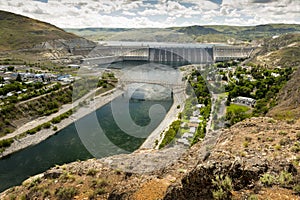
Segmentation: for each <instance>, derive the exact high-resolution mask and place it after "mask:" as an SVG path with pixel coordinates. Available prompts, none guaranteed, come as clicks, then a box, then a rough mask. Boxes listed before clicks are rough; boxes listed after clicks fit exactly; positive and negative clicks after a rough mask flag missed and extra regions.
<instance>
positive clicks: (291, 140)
mask: <svg viewBox="0 0 300 200" xmlns="http://www.w3.org/2000/svg"><path fill="white" fill-rule="evenodd" d="M299 134H300V121H297V122H294V124H287V123H285V122H282V121H275V120H273V119H271V118H251V119H247V120H245V121H244V122H241V123H238V124H236V125H234V126H233V127H231V128H230V129H225V130H222V131H221V133H220V136H219V137H217V138H216V145H215V146H214V147H212V146H205V145H206V144H209V143H207V141H206V140H204V142H202V143H198V144H196V145H194V146H193V147H192V148H190V149H189V150H188V151H185V152H183V149H180V148H171V149H165V150H163V151H156V150H139V151H137V152H135V153H132V154H130V155H117V156H112V157H108V158H104V159H101V160H96V159H91V160H87V161H82V162H74V163H70V164H67V165H63V166H57V167H55V168H53V169H50V170H48V171H47V172H45V173H43V174H40V175H38V176H36V177H32V178H30V179H28V180H26V181H24V182H23V184H22V185H21V186H17V187H14V188H12V189H9V190H7V191H5V192H4V193H2V194H1V195H0V198H1V199H11V198H14V197H16V199H22V198H23V199H24V198H25V199H116V200H117V199H118V200H119V199H136V200H138V199H140V200H145V199H149V200H150V199H168V200H171V199H195V200H196V199H197V200H198V199H213V191H215V190H216V189H217V188H216V186H215V185H214V184H213V181H212V180H215V179H216V177H217V176H218V175H221V174H222V175H223V176H224V177H225V176H228V177H230V179H231V180H232V190H231V191H230V193H229V196H228V198H229V199H247V198H249V197H250V196H251V195H252V197H253V196H255V197H256V198H257V199H266V198H271V199H300V196H299V193H298V194H297V193H296V191H295V190H293V189H292V188H293V187H294V186H295V185H297V184H298V185H299V184H300V175H299V172H300V171H299V170H300V163H299V161H300V158H299V149H297V144H299V142H300V141H299V140H300V139H299ZM203 149H206V150H207V149H209V151H206V152H203ZM182 152H183V153H182ZM208 152H209V153H208ZM204 153H205V155H204ZM177 155H180V156H179V159H177V160H173V159H175V158H176V156H177ZM149 160H150V161H149ZM163 161H164V162H166V163H167V166H166V167H163V168H159V169H158V170H156V169H157V167H159V163H162V162H163ZM282 171H284V172H286V173H289V174H290V175H291V176H292V181H291V182H288V183H285V184H284V185H282V184H280V183H277V182H274V183H273V184H271V185H270V186H269V187H266V186H265V185H263V184H262V183H261V181H260V177H262V176H263V175H264V174H266V173H268V174H271V175H272V176H274V177H277V176H279V175H280V173H281V172H282Z"/></svg>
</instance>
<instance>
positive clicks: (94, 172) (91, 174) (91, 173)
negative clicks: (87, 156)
mask: <svg viewBox="0 0 300 200" xmlns="http://www.w3.org/2000/svg"><path fill="white" fill-rule="evenodd" d="M97 172H98V170H96V169H89V170H88V172H87V173H86V175H88V176H95V175H96V174H97Z"/></svg>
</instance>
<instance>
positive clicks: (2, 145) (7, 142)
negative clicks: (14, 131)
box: [0, 138, 14, 148]
mask: <svg viewBox="0 0 300 200" xmlns="http://www.w3.org/2000/svg"><path fill="white" fill-rule="evenodd" d="M13 142H14V140H13V139H12V138H10V139H4V140H0V148H6V147H10V145H11V144H12V143H13Z"/></svg>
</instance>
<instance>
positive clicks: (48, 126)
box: [42, 122, 51, 129]
mask: <svg viewBox="0 0 300 200" xmlns="http://www.w3.org/2000/svg"><path fill="white" fill-rule="evenodd" d="M42 126H43V128H45V129H49V128H50V127H51V123H50V122H46V123H44V124H43V125H42Z"/></svg>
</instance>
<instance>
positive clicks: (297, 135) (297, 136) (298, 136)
mask: <svg viewBox="0 0 300 200" xmlns="http://www.w3.org/2000/svg"><path fill="white" fill-rule="evenodd" d="M296 138H297V140H300V132H299V133H297V134H296Z"/></svg>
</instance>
